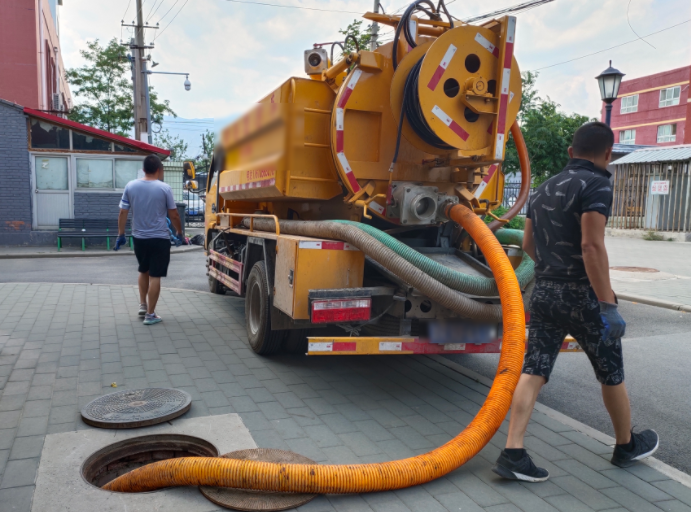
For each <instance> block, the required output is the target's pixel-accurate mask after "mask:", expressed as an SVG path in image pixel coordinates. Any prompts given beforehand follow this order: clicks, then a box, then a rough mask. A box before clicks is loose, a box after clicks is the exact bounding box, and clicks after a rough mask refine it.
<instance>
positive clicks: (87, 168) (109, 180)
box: [77, 158, 143, 190]
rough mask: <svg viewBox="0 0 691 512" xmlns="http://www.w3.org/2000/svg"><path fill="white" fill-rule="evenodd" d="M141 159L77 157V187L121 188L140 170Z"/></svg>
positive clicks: (137, 175) (136, 175) (133, 178)
mask: <svg viewBox="0 0 691 512" xmlns="http://www.w3.org/2000/svg"><path fill="white" fill-rule="evenodd" d="M142 163H143V160H141V159H137V160H120V159H111V158H77V188H81V189H102V190H114V189H123V188H125V185H127V183H129V182H130V181H132V180H136V179H137V178H138V177H139V174H140V173H141V172H142V170H141V169H142Z"/></svg>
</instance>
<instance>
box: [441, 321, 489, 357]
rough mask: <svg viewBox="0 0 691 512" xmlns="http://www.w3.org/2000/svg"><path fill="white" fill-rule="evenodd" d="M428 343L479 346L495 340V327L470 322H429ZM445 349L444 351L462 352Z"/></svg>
mask: <svg viewBox="0 0 691 512" xmlns="http://www.w3.org/2000/svg"><path fill="white" fill-rule="evenodd" d="M428 327H429V331H428V332H429V341H430V343H435V344H438V345H466V344H468V343H471V344H476V345H480V344H483V343H491V342H492V341H494V340H495V339H496V338H497V327H496V326H495V325H493V324H476V323H470V322H430V323H429V324H428ZM464 348H465V347H463V348H460V349H446V350H463V349H464Z"/></svg>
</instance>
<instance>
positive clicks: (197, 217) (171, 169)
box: [163, 161, 206, 227]
mask: <svg viewBox="0 0 691 512" xmlns="http://www.w3.org/2000/svg"><path fill="white" fill-rule="evenodd" d="M183 175H184V171H183V169H182V162H173V161H164V162H163V181H164V182H166V183H167V184H168V185H170V188H172V189H173V197H174V198H175V202H176V203H185V205H186V206H187V208H185V226H186V227H203V226H204V210H205V208H206V203H205V202H204V200H203V199H202V198H200V197H199V194H191V193H189V192H188V191H187V190H184V189H183V187H182V184H183ZM199 190H202V187H201V185H200V188H199Z"/></svg>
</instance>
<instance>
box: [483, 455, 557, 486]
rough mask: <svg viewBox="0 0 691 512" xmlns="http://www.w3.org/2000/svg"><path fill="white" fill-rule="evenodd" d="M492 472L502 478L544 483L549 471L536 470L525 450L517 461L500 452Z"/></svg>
mask: <svg viewBox="0 0 691 512" xmlns="http://www.w3.org/2000/svg"><path fill="white" fill-rule="evenodd" d="M492 471H494V472H495V473H496V474H497V475H499V476H500V477H502V478H506V479H508V480H522V481H523V482H544V481H545V480H547V479H548V478H549V471H547V470H546V469H543V468H538V467H537V466H536V465H535V463H534V462H533V459H532V458H530V455H528V453H527V452H526V451H525V450H524V451H523V457H521V458H520V459H519V460H517V461H513V460H511V459H510V458H509V456H508V455H507V453H506V452H505V451H504V450H502V451H501V453H500V454H499V458H498V459H497V463H496V464H495V466H494V467H493V468H492Z"/></svg>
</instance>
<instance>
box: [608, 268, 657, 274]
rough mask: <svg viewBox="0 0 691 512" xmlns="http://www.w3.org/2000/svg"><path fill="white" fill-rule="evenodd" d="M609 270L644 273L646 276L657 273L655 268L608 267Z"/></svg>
mask: <svg viewBox="0 0 691 512" xmlns="http://www.w3.org/2000/svg"><path fill="white" fill-rule="evenodd" d="M609 268H610V270H618V271H619V272H645V273H648V274H654V273H656V272H659V270H657V269H656V268H650V267H609Z"/></svg>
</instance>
